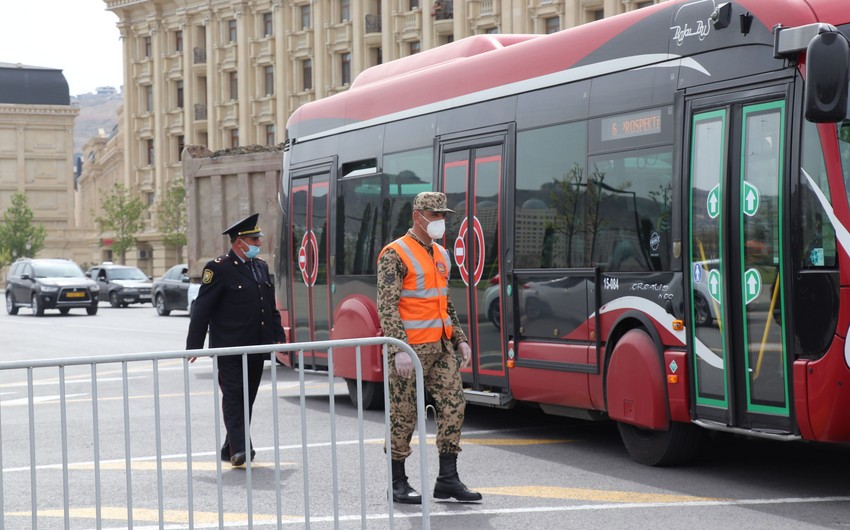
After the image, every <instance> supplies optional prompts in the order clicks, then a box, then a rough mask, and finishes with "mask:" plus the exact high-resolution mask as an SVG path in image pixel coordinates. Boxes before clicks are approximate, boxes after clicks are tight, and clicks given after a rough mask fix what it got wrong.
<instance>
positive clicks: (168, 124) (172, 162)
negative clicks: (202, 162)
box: [83, 0, 663, 274]
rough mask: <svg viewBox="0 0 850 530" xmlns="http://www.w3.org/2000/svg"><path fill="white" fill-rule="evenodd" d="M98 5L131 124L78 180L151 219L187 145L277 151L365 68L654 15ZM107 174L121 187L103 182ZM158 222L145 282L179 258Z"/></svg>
mask: <svg viewBox="0 0 850 530" xmlns="http://www.w3.org/2000/svg"><path fill="white" fill-rule="evenodd" d="M103 1H104V3H105V4H106V8H107V9H108V10H110V11H112V12H113V13H115V14H116V15H117V17H118V19H119V21H118V27H119V29H120V31H121V36H122V40H123V47H124V113H123V116H122V118H121V121H120V122H119V128H120V129H123V131H124V133H123V134H120V135H118V136H120V140H118V139H117V138H118V137H116V142H115V143H110V142H111V140H110V142H107V144H106V145H104V146H103V148H104V149H105V151H104V154H105V153H107V152H108V153H110V155H109V156H106V157H104V156H101V157H99V158H96V160H95V162H94V163H89V162H87V161H85V160H84V166H83V173H84V175H85V173H86V172H89V171H95V168H94V167H93V165H97V164H99V163H100V162H97V160H101V161H103V163H104V164H105V163H107V162H108V163H109V164H110V167H109V168H102V170H101V171H100V177H99V178H103V179H110V178H111V179H113V180H115V181H119V182H124V183H125V184H126V185H127V186H128V187H129V188H131V189H133V190H136V191H137V192H138V193H139V194H140V196H141V197H142V198H143V200H145V201H146V202H147V203H148V204H150V205H151V206H152V208H151V211H154V210H155V208H156V205H157V204H158V201H159V200H160V199H161V197H162V196H163V190H165V189H167V188H168V186H169V185H170V184H171V183H172V182H174V181H175V180H180V179H182V176H181V166H180V154H181V152H182V149H183V146H184V145H187V144H200V145H205V146H207V147H208V148H209V149H210V150H213V151H215V150H218V149H224V148H231V147H236V146H239V145H251V144H279V143H281V142H283V141H284V139H285V138H284V136H285V124H286V121H287V119H288V117H289V115H290V114H291V113H292V112H293V111H294V110H295V109H297V108H298V107H299V106H300V105H302V104H304V103H306V102H309V101H313V100H315V99H319V98H323V97H326V96H329V95H332V94H335V93H338V92H341V91H344V90H347V88H348V86H349V84H350V83H351V81H352V80H353V79H354V78H355V77H356V76H357V74H358V73H360V72H362V71H363V70H365V69H366V68H368V67H370V66H374V65H377V64H381V63H384V62H388V61H391V60H393V59H397V58H400V57H405V56H407V55H411V54H415V53H418V52H420V51H422V50H426V49H429V48H433V47H435V46H439V45H441V44H446V43H449V42H452V41H454V40H459V39H462V38H464V37H467V36H470V35H475V34H482V33H551V32H554V31H559V30H561V29H563V28H567V27H571V26H575V25H579V24H583V23H585V22H590V21H593V20H598V19H600V18H603V17H607V16H612V15H615V14H619V13H622V12H625V11H631V10H634V9H640V8H641V7H645V6H647V5H650V4H654V3H656V0H103ZM658 1H663V0H658ZM118 142H122V145H118ZM112 153H114V155H113V154H112ZM112 156H121V157H123V163H122V164H116V163H114V162H113V161H112V158H111V157H112ZM85 157H86V154H85V153H84V158H85ZM110 172H115V175H113V176H107V173H110ZM94 188H101V189H104V188H102V187H101V186H100V185H98V186H96V187H94ZM86 193H87V192H86ZM83 200H86V201H87V200H89V199H83ZM155 217H156V216H155V215H151V216H150V218H149V219H148V220H147V228H146V233H145V235H144V236H143V237H142V240H143V243H142V246H141V248H140V250H139V253H138V254H137V255H138V256H139V257H141V256H144V259H142V261H141V262H140V263H139V265H140V266H141V267H142V268H143V270H146V272H148V273H149V274H161V273H162V272H164V271H165V269H166V268H167V267H168V266H169V265H172V264H173V263H172V261H171V260H172V259H174V256H176V255H177V254H176V253H173V252H170V251H169V249H166V248H164V246H163V245H162V244H161V234H160V233H159V229H158V227H157V226H156V219H155ZM87 222H88V221H87ZM131 254H132V253H131ZM145 260H148V261H145Z"/></svg>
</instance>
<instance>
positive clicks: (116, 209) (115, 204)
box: [95, 183, 147, 265]
mask: <svg viewBox="0 0 850 530" xmlns="http://www.w3.org/2000/svg"><path fill="white" fill-rule="evenodd" d="M145 208H147V206H145V204H144V203H143V202H142V200H141V199H139V198H138V197H133V196H131V194H130V191H129V190H128V189H127V188H125V187H124V185H123V184H120V183H116V184H115V185H114V186H113V187H112V192H111V193H110V194H109V195H108V196H107V197H106V199H104V201H103V203H102V204H101V211H103V215H99V216H97V217H95V221H97V224H98V225H99V226H100V234H101V235H103V234H104V233H106V232H109V233H110V235H111V236H112V252H113V254H118V255H119V256H120V262H121V264H122V265H123V264H124V262H125V261H126V258H127V251H128V250H129V249H131V248H133V247H134V246H136V234H138V233H139V232H141V231H142V228H144V224H143V222H142V213H143V212H144V211H145Z"/></svg>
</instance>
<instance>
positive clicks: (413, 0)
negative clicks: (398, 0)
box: [410, 0, 419, 11]
mask: <svg viewBox="0 0 850 530" xmlns="http://www.w3.org/2000/svg"><path fill="white" fill-rule="evenodd" d="M414 9H419V0H410V10H411V11H413V10H414Z"/></svg>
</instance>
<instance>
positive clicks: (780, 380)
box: [668, 87, 791, 432]
mask: <svg viewBox="0 0 850 530" xmlns="http://www.w3.org/2000/svg"><path fill="white" fill-rule="evenodd" d="M744 97H746V99H740V101H739V102H737V103H731V104H730V103H729V101H730V100H731V101H734V98H732V97H731V96H730V95H725V96H723V97H721V98H718V99H714V100H703V101H699V102H697V101H691V102H690V104H689V105H688V108H689V114H688V115H689V117H690V122H689V124H690V137H691V141H690V152H689V154H688V156H687V158H686V162H687V163H689V167H688V171H687V173H686V174H689V175H690V186H687V185H686V186H685V189H688V188H690V209H689V210H688V211H690V212H691V217H690V225H691V226H690V241H688V242H687V243H688V244H687V245H686V246H685V253H684V258H685V260H684V263H685V266H686V267H688V274H687V276H688V280H687V282H686V285H687V286H689V288H688V289H686V293H687V297H688V298H689V301H690V304H689V307H690V320H689V325H688V327H687V329H688V335H689V339H690V349H691V353H692V359H693V370H694V374H693V386H694V388H693V390H692V396H693V398H694V404H695V411H696V419H697V420H698V421H704V422H710V423H714V424H720V425H725V426H727V427H738V428H743V429H748V430H765V431H770V432H791V419H790V418H791V411H790V405H791V404H790V398H789V387H788V385H789V366H790V365H789V360H788V355H787V352H788V346H787V344H786V332H785V325H786V322H785V310H784V307H785V304H786V303H787V300H788V298H786V297H787V294H786V292H785V290H784V289H783V285H785V284H787V281H786V278H785V276H786V272H787V271H786V267H785V265H784V263H783V260H782V256H783V248H782V247H783V242H785V241H787V240H788V234H784V233H783V230H784V229H785V228H784V227H785V226H786V225H785V224H784V223H783V217H784V216H785V215H788V214H787V211H786V208H785V205H786V204H787V203H786V202H785V201H784V194H785V193H786V191H785V190H786V189H787V188H786V186H785V179H786V178H787V174H788V168H786V167H785V166H786V159H787V154H786V145H787V142H786V137H787V136H788V132H787V125H786V123H787V117H786V100H785V88H784V87H782V88H780V89H776V88H774V89H772V90H771V91H767V90H765V91H759V92H749V93H747V94H745V95H744ZM712 103H714V104H712ZM697 105H698V106H697ZM668 369H672V367H668ZM668 373H669V372H668Z"/></svg>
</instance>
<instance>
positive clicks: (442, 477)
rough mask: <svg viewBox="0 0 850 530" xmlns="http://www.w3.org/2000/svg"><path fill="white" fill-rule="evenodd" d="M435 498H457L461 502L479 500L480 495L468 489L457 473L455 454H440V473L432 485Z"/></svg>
mask: <svg viewBox="0 0 850 530" xmlns="http://www.w3.org/2000/svg"><path fill="white" fill-rule="evenodd" d="M434 498H435V499H451V498H454V499H457V500H459V501H461V502H476V501H480V500H481V498H482V495H481V494H480V493H478V492H477V491H470V490H469V489H468V488H467V487H466V485H465V484H464V483H463V482H461V481H460V477H459V476H458V474H457V454H440V474H439V475H438V476H437V483H436V484H435V485H434Z"/></svg>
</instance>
